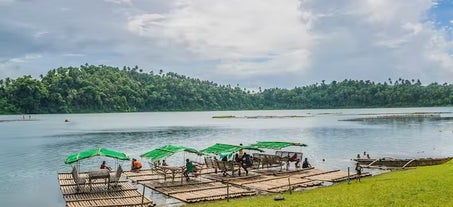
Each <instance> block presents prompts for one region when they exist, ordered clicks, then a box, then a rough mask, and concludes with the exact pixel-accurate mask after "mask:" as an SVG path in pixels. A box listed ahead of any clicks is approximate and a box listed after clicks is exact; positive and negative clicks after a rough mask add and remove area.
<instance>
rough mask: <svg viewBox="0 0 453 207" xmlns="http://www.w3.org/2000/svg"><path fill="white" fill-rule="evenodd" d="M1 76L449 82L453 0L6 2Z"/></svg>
mask: <svg viewBox="0 0 453 207" xmlns="http://www.w3.org/2000/svg"><path fill="white" fill-rule="evenodd" d="M0 48H1V49H0V79H4V78H6V77H10V78H17V77H20V76H23V75H32V76H33V77H35V78H39V75H40V74H43V75H45V74H46V73H47V71H49V70H50V69H54V68H58V67H70V66H72V67H79V66H80V65H83V64H85V63H88V64H90V65H108V66H115V67H120V68H122V67H123V66H130V67H134V66H135V65H138V66H139V67H140V68H142V69H143V70H144V72H150V71H154V72H155V73H158V71H159V70H163V72H164V73H166V72H176V73H178V74H182V75H186V76H190V77H194V78H200V79H203V80H210V81H214V82H216V83H219V84H231V85H236V84H239V85H240V86H241V87H245V88H258V87H262V88H275V87H279V88H294V87H296V86H304V85H309V84H314V83H320V82H321V81H323V80H325V81H326V82H331V81H334V80H335V81H342V80H344V79H354V80H371V81H375V82H384V81H388V79H389V78H390V79H392V80H395V79H398V78H403V79H409V80H411V79H420V80H421V81H422V83H423V84H429V83H432V82H438V83H445V82H447V83H453V0H359V1H358V0H334V1H333V0H0Z"/></svg>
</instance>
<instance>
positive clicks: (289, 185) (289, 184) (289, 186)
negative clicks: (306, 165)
mask: <svg viewBox="0 0 453 207" xmlns="http://www.w3.org/2000/svg"><path fill="white" fill-rule="evenodd" d="M288 188H289V194H293V191H292V190H291V181H290V177H288Z"/></svg>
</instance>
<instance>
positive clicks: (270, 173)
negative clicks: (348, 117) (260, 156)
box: [124, 168, 370, 203]
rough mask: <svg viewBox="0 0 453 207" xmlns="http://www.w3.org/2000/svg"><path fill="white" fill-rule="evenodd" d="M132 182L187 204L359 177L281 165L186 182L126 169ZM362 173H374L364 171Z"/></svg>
mask: <svg viewBox="0 0 453 207" xmlns="http://www.w3.org/2000/svg"><path fill="white" fill-rule="evenodd" d="M124 174H125V175H126V176H127V178H128V179H130V180H132V182H138V183H140V184H142V185H144V186H146V187H148V188H150V189H153V190H154V191H157V192H160V193H162V194H164V195H167V196H170V197H173V198H176V199H178V200H180V201H183V202H186V203H193V202H200V201H210V200H221V199H229V198H235V197H243V196H253V195H257V194H262V193H279V192H284V191H288V190H296V189H304V188H309V187H313V186H320V185H322V184H323V183H324V182H339V181H344V180H347V179H353V178H355V177H357V175H356V174H350V175H349V176H348V173H347V172H344V171H340V170H333V171H322V170H318V169H314V168H309V169H303V170H300V169H297V170H290V171H285V170H283V171H279V168H278V169H277V168H275V169H264V170H257V169H253V170H249V175H248V176H234V177H230V176H226V177H225V176H222V173H220V172H219V173H217V174H216V173H214V172H212V171H210V172H205V173H203V171H202V173H201V174H200V175H199V176H197V177H191V178H190V180H189V181H186V180H185V179H183V177H181V176H182V175H181V174H179V175H176V176H175V178H174V179H172V178H171V177H170V178H169V177H168V176H166V179H164V176H163V175H159V174H157V173H156V172H155V171H152V170H142V171H140V172H124ZM362 176H363V177H364V176H370V174H367V173H364V174H362Z"/></svg>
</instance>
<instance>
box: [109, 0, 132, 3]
mask: <svg viewBox="0 0 453 207" xmlns="http://www.w3.org/2000/svg"><path fill="white" fill-rule="evenodd" d="M104 1H105V2H108V3H114V4H131V2H132V0H104Z"/></svg>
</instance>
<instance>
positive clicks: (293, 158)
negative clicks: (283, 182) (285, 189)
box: [288, 153, 300, 168]
mask: <svg viewBox="0 0 453 207" xmlns="http://www.w3.org/2000/svg"><path fill="white" fill-rule="evenodd" d="M288 156H289V155H288ZM289 161H290V162H296V163H295V164H294V165H295V166H296V168H299V167H300V165H299V164H300V159H299V158H298V157H297V153H294V154H293V156H291V157H290V158H289ZM288 167H289V163H288Z"/></svg>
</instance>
